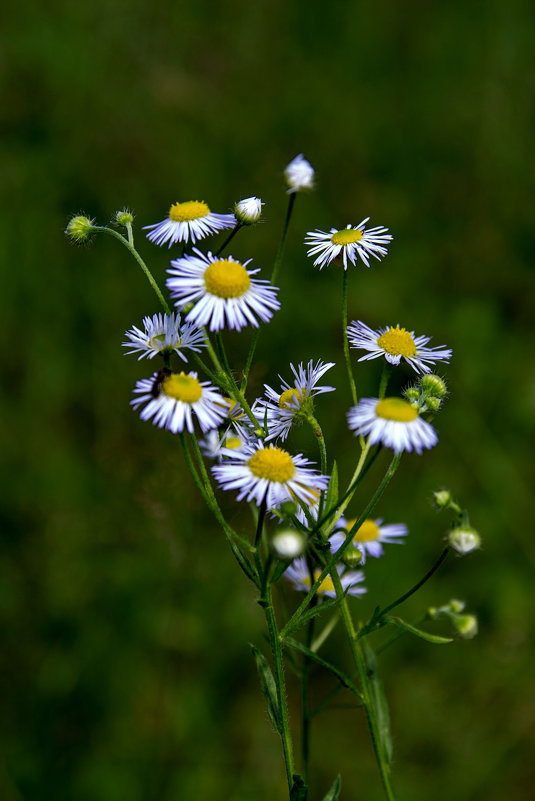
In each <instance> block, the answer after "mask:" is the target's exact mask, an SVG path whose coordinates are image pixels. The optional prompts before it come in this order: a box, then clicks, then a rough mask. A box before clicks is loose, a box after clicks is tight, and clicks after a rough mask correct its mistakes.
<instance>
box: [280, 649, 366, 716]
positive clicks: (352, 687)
mask: <svg viewBox="0 0 535 801" xmlns="http://www.w3.org/2000/svg"><path fill="white" fill-rule="evenodd" d="M284 643H285V645H289V646H290V647H291V648H295V650H296V651H301V653H303V654H305V656H308V658H309V659H312V661H313V662H317V663H318V665H321V666H322V667H324V668H325V669H326V670H329V671H330V672H331V673H332V674H333V675H334V676H336V678H337V679H338V681H339V682H340V683H341V684H343V686H344V687H347V689H348V690H351V692H352V693H353V694H354V695H356V696H357V698H358V699H359V700H360V701H361V700H362V695H361V694H360V692H359V691H358V690H357V688H356V687H355V685H354V684H353V682H352V681H351V679H350V678H349V676H346V675H345V673H343V672H342V671H341V670H339V668H337V667H336V665H332V664H331V663H330V662H327V660H326V659H323V658H322V657H321V656H318V654H316V653H315V652H314V651H311V650H310V648H307V647H306V645H303V643H301V642H299V640H294V639H293V637H285V638H284Z"/></svg>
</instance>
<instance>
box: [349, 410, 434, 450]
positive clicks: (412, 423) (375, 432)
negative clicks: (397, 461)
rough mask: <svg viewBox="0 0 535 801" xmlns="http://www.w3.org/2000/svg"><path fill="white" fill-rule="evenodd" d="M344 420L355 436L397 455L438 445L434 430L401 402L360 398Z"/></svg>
mask: <svg viewBox="0 0 535 801" xmlns="http://www.w3.org/2000/svg"><path fill="white" fill-rule="evenodd" d="M347 420H348V424H349V428H350V429H351V431H353V432H354V433H355V434H356V435H357V436H359V435H361V436H363V437H368V438H369V442H370V444H371V445H375V444H376V443H378V442H380V443H381V444H382V445H384V446H385V447H386V448H392V449H393V450H394V451H395V452H396V453H400V452H401V451H416V453H421V452H422V451H423V449H424V448H432V447H433V446H434V445H436V444H437V442H438V437H437V434H436V431H435V429H434V428H433V426H431V425H430V424H429V423H426V422H425V420H422V418H421V417H419V416H418V410H417V409H415V408H414V406H412V405H411V404H410V403H408V401H405V400H402V398H382V399H379V398H363V399H362V400H360V401H359V402H358V403H357V405H356V406H353V407H352V408H351V409H350V410H349V412H348V415H347Z"/></svg>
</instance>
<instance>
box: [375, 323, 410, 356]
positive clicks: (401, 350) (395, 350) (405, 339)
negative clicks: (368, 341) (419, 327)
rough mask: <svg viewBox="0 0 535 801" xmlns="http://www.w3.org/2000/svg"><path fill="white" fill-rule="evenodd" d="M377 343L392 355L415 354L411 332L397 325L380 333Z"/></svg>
mask: <svg viewBox="0 0 535 801" xmlns="http://www.w3.org/2000/svg"><path fill="white" fill-rule="evenodd" d="M377 344H378V345H379V347H380V348H382V349H383V350H386V352H387V353H390V354H391V355H392V356H416V345H415V344H414V339H413V338H412V334H411V333H410V332H409V331H406V330H405V329H404V328H400V327H399V325H397V326H396V327H395V328H389V329H388V331H385V332H384V334H381V336H380V337H379V339H378V340H377Z"/></svg>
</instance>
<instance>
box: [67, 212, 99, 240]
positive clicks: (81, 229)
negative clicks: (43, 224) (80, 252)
mask: <svg viewBox="0 0 535 801" xmlns="http://www.w3.org/2000/svg"><path fill="white" fill-rule="evenodd" d="M94 222H95V221H94V220H90V219H89V217H84V216H83V215H82V214H80V215H78V216H77V217H73V218H72V219H71V220H69V222H68V223H67V227H66V229H65V233H66V234H67V236H68V237H69V238H70V239H72V240H73V242H80V243H81V242H87V240H88V239H89V237H90V236H91V232H92V231H93V225H94Z"/></svg>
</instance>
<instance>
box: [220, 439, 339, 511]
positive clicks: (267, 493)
mask: <svg viewBox="0 0 535 801" xmlns="http://www.w3.org/2000/svg"><path fill="white" fill-rule="evenodd" d="M223 455H224V456H228V457H229V459H228V460H227V461H225V463H224V464H221V465H217V466H216V467H213V468H212V471H213V473H214V475H215V477H216V478H217V480H218V482H219V485H220V486H221V488H222V489H224V490H238V501H242V500H244V499H245V500H246V501H254V502H255V503H256V504H257V506H260V505H261V503H262V502H263V501H264V499H265V502H266V505H267V508H268V509H270V508H273V507H276V506H280V504H281V503H284V502H285V501H294V500H295V499H296V498H297V499H300V500H302V501H304V502H305V503H311V502H313V500H314V497H315V496H316V495H317V492H318V491H321V490H323V489H326V487H327V484H328V482H329V479H328V477H327V476H322V475H321V474H320V473H318V471H317V470H314V469H313V468H311V467H309V465H310V464H312V462H310V461H309V460H308V459H305V457H304V456H302V454H298V455H297V456H291V455H290V454H289V453H288V452H287V451H284V450H282V448H275V447H274V446H273V445H269V446H267V447H266V446H265V445H264V443H263V442H256V443H254V444H247V445H245V446H244V447H243V448H240V450H239V451H235V452H233V451H227V450H223Z"/></svg>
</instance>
